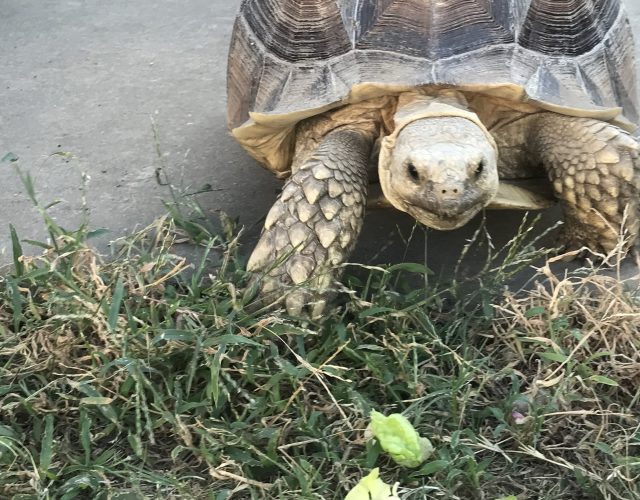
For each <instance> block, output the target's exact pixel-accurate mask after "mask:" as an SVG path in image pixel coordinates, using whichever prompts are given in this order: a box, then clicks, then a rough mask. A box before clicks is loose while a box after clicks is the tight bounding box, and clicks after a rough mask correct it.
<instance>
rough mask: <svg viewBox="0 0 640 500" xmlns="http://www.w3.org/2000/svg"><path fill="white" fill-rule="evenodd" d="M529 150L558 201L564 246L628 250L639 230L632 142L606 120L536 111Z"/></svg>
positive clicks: (638, 171) (639, 175) (639, 176)
mask: <svg viewBox="0 0 640 500" xmlns="http://www.w3.org/2000/svg"><path fill="white" fill-rule="evenodd" d="M532 132H533V137H532V144H531V146H530V147H531V148H532V149H531V150H532V152H533V153H535V154H536V155H537V156H538V158H539V159H540V160H541V161H542V164H543V165H544V167H545V169H546V171H547V173H548V175H549V179H550V180H551V182H552V183H553V189H554V192H555V194H556V196H557V197H558V198H559V199H560V200H561V202H562V205H563V208H564V214H565V227H564V230H563V240H564V241H563V243H564V244H565V245H566V248H567V250H574V249H579V248H581V247H583V246H586V247H588V248H589V249H591V250H593V251H595V252H605V253H608V252H610V251H612V250H614V249H615V248H616V246H617V244H618V242H619V240H620V236H621V235H622V236H624V237H625V238H626V248H625V250H628V248H629V247H630V246H631V245H633V243H634V242H635V241H636V239H637V237H638V232H639V229H640V220H639V217H640V211H639V208H640V198H639V196H640V161H639V160H638V157H639V154H638V151H639V147H638V143H637V142H636V140H635V139H634V138H633V137H631V135H629V134H628V133H627V132H625V131H623V130H621V129H620V128H618V127H616V126H614V125H611V124H610V123H607V122H603V121H599V120H593V119H589V118H575V117H569V116H563V115H558V114H555V113H541V114H539V115H537V117H536V118H535V120H534V124H533V129H532Z"/></svg>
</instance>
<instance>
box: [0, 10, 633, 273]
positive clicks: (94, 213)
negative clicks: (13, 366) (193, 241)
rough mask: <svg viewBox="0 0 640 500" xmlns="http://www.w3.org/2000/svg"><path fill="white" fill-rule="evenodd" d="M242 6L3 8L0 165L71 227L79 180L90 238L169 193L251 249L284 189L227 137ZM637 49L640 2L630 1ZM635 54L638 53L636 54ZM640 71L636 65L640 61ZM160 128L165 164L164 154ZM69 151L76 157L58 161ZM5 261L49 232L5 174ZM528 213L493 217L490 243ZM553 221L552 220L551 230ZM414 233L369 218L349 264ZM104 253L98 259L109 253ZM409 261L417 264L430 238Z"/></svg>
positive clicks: (459, 238) (372, 258) (139, 215)
mask: <svg viewBox="0 0 640 500" xmlns="http://www.w3.org/2000/svg"><path fill="white" fill-rule="evenodd" d="M239 3H240V1H239V0H226V1H222V0H136V1H135V2H130V1H125V0H111V1H109V2H103V1H99V0H76V1H70V0H40V1H34V0H0V157H2V156H4V154H5V153H7V152H13V153H14V154H16V155H17V156H18V157H19V158H20V165H21V167H22V168H23V169H24V170H25V171H29V172H30V173H31V175H32V177H33V178H34V180H35V184H36V189H37V192H38V196H39V198H40V200H41V202H42V203H43V204H46V203H50V202H52V201H54V200H61V203H60V204H58V205H56V206H55V207H54V208H53V209H52V214H53V215H54V216H55V218H56V219H57V220H58V221H59V222H60V223H62V224H63V225H65V226H68V227H73V226H74V225H75V224H77V223H79V222H80V221H81V219H82V213H83V211H82V199H83V197H82V195H83V182H82V178H81V172H86V173H87V174H88V175H89V176H90V181H89V182H88V184H87V185H86V195H87V196H86V201H87V206H88V209H89V211H90V220H91V225H92V227H105V228H108V229H109V230H110V234H109V239H115V238H116V237H119V236H121V235H123V234H125V233H127V232H129V231H131V230H133V229H134V228H136V227H142V226H144V225H145V224H147V223H149V222H150V221H152V220H153V219H154V218H155V217H157V216H159V215H161V214H163V213H164V212H165V209H164V207H163V205H162V200H168V199H170V194H169V192H168V190H167V188H166V187H163V186H161V185H159V184H158V182H157V180H156V175H155V172H156V169H157V168H158V167H160V166H163V165H164V167H165V171H166V173H167V174H168V175H169V177H170V179H171V180H172V182H173V183H174V184H176V185H181V186H183V187H184V188H185V189H188V190H192V191H195V190H198V189H199V188H200V187H201V186H203V185H205V184H211V186H212V187H213V191H211V192H209V193H205V194H201V195H199V200H200V202H201V204H202V205H203V206H204V207H205V208H206V209H207V210H208V211H209V213H210V214H211V217H212V218H214V217H215V211H216V210H224V211H226V212H227V213H229V214H230V215H232V216H237V217H238V218H239V221H240V223H241V224H243V225H244V226H246V227H247V228H248V232H247V234H248V236H247V239H246V245H247V250H248V249H250V247H251V245H252V241H253V240H254V239H255V237H256V235H257V234H258V232H259V228H260V224H261V219H262V217H264V215H265V214H266V212H267V210H268V209H269V207H270V206H271V204H272V203H273V201H274V200H275V196H276V191H277V189H278V187H279V186H280V182H279V181H276V180H275V179H274V178H273V177H272V176H271V174H269V173H268V172H266V171H264V170H263V169H262V168H260V167H259V166H258V165H257V164H256V163H255V162H254V161H253V160H252V159H251V158H249V156H248V155H246V154H245V153H244V152H243V150H242V149H241V148H240V147H239V146H238V145H237V144H236V143H235V142H234V141H233V140H232V138H231V137H230V136H229V134H228V132H227V128H226V123H225V113H226V111H225V86H226V84H225V76H226V75H225V73H226V69H225V68H226V53H227V47H228V44H229V38H230V34H231V28H232V24H233V19H234V15H235V12H236V10H237V8H238V6H239ZM627 4H628V9H629V11H630V12H631V16H632V23H633V24H634V26H636V27H637V32H638V38H639V39H640V1H638V0H628V1H627ZM638 54H639V55H640V51H638ZM639 60H640V57H639ZM152 121H153V122H154V123H155V124H156V127H157V130H158V144H159V146H160V149H161V151H162V152H163V157H162V158H159V157H158V155H157V154H156V142H155V141H154V134H153V130H152V124H151V123H152ZM56 152H66V153H70V154H71V155H72V157H71V158H69V157H68V156H64V157H63V156H59V155H54V156H52V154H53V153H56ZM0 185H1V186H2V195H1V196H0V263H6V262H8V261H9V260H10V243H9V237H8V234H9V231H8V225H9V223H13V224H14V225H15V226H16V229H17V231H18V233H19V235H20V236H21V237H22V238H25V239H35V240H38V239H39V240H42V239H44V238H45V237H46V236H45V235H46V232H45V229H44V226H43V224H42V222H41V220H40V218H39V216H38V214H37V212H36V211H35V210H34V209H32V207H31V204H30V202H29V200H28V198H27V196H26V193H25V190H24V188H23V186H22V185H21V183H20V182H19V179H18V176H17V175H16V173H15V172H14V171H13V170H12V168H11V167H10V166H8V165H7V164H2V165H0ZM521 217H522V214H521V213H517V212H516V213H508V214H507V213H504V212H499V213H496V212H494V213H490V214H489V215H488V227H489V229H490V231H491V233H492V235H494V237H495V239H496V244H498V245H500V244H501V242H503V241H506V239H508V238H509V237H510V236H511V235H512V234H513V232H514V230H515V228H516V227H517V225H518V223H519V221H520V220H521ZM554 217H555V215H554V214H553V213H550V214H547V215H546V220H547V221H552V220H553V218H554ZM477 224H478V220H476V221H475V222H473V223H471V224H470V225H468V226H467V227H465V228H463V229H461V230H458V231H454V232H450V233H434V232H430V233H429V264H430V265H432V266H434V267H436V268H437V267H442V266H444V267H447V266H448V265H449V264H450V263H451V262H453V261H454V260H455V258H456V256H457V255H458V254H459V251H460V249H461V248H462V246H463V245H464V242H465V239H467V238H468V237H469V236H470V235H471V234H472V233H473V231H474V230H475V228H476V227H477ZM412 226H413V221H412V220H411V219H410V218H409V217H407V216H404V215H402V214H400V213H398V212H394V211H393V212H392V211H376V212H372V213H371V214H369V216H368V218H367V221H366V224H365V229H364V235H363V238H362V242H361V244H360V246H359V248H358V250H357V251H356V255H355V256H354V260H358V261H360V262H366V263H375V262H383V261H392V260H396V261H397V260H401V259H402V258H403V256H404V254H405V246H406V245H405V243H404V242H403V239H404V238H406V236H407V235H408V234H410V232H411V228H412ZM106 242H107V240H104V241H102V242H99V243H100V248H101V249H102V250H103V251H106ZM408 252H409V258H411V259H417V260H422V258H423V255H424V236H423V235H422V233H420V235H419V236H418V237H417V238H415V239H414V241H413V242H412V243H411V244H410V245H409V248H408Z"/></svg>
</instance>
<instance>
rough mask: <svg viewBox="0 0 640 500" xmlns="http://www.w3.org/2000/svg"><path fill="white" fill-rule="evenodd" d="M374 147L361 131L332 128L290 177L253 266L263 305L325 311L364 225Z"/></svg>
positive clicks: (295, 312)
mask: <svg viewBox="0 0 640 500" xmlns="http://www.w3.org/2000/svg"><path fill="white" fill-rule="evenodd" d="M371 147H372V138H371V137H370V136H369V135H367V134H364V133H362V132H359V131H357V130H348V129H339V130H337V131H334V132H331V133H330V134H328V135H327V136H326V137H325V138H324V139H323V141H322V142H321V143H320V144H319V146H318V148H317V149H316V151H315V152H314V154H313V155H311V157H310V158H309V159H308V160H307V161H306V162H305V163H304V164H303V165H302V166H301V167H300V169H299V170H298V171H296V172H294V173H293V175H292V176H291V177H290V178H289V179H288V180H287V182H286V184H285V186H284V189H283V191H282V194H281V195H280V197H279V198H278V200H277V201H276V203H275V204H274V205H273V207H272V208H271V210H270V211H269V214H268V215H267V219H266V222H265V227H264V230H263V232H262V235H261V237H260V241H259V242H258V245H257V246H256V248H255V250H254V251H253V254H252V255H251V258H250V259H249V263H248V266H247V269H248V270H249V271H250V272H251V273H254V275H255V276H254V283H255V281H256V280H258V281H259V295H260V296H259V299H260V302H261V303H262V304H265V305H268V304H271V303H275V302H279V299H284V303H285V305H286V308H287V311H288V312H289V313H290V314H292V315H300V314H301V313H307V314H310V315H311V316H312V317H317V316H319V315H320V314H321V313H322V310H323V309H324V307H325V305H326V302H327V300H328V299H329V297H330V296H331V287H332V285H333V283H334V281H335V280H336V279H337V278H338V277H339V274H340V270H339V268H338V267H337V266H339V265H340V264H341V263H343V262H344V261H345V260H346V259H347V258H348V257H349V254H350V253H351V251H352V250H353V248H354V246H355V243H356V240H357V238H358V235H359V233H360V229H361V228H362V221H363V218H364V209H365V204H366V201H367V166H368V161H369V156H370V153H371Z"/></svg>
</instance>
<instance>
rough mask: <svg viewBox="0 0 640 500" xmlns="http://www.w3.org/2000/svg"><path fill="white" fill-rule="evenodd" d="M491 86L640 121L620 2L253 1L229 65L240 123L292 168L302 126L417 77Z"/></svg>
mask: <svg viewBox="0 0 640 500" xmlns="http://www.w3.org/2000/svg"><path fill="white" fill-rule="evenodd" d="M426 85H430V86H443V87H454V88H458V89H460V90H463V91H465V90H466V91H474V92H480V93H487V94H490V95H493V96H498V97H502V98H506V99H509V100H513V101H520V102H528V103H534V104H536V105H537V106H539V107H540V108H543V109H548V110H551V111H555V112H559V113H564V114H568V115H574V116H587V117H593V118H598V119H603V120H608V121H612V122H614V123H616V124H618V125H621V126H623V127H625V128H626V129H628V130H634V129H635V128H636V127H635V125H634V124H636V123H638V100H637V88H636V76H635V61H634V47H633V39H632V32H631V27H630V24H629V20H628V18H627V15H626V13H625V11H624V8H623V7H622V5H621V1H620V0H244V1H243V2H242V5H241V7H240V12H239V14H238V17H237V19H236V23H235V27H234V31H233V36H232V42H231V49H230V54H229V66H228V122H229V126H230V128H231V129H232V132H233V134H234V136H235V137H236V138H237V139H238V140H239V141H240V143H241V144H242V145H243V146H244V147H245V148H247V150H248V151H249V152H250V153H251V154H252V155H253V156H254V157H255V158H257V159H258V160H259V161H261V162H262V163H263V164H265V165H266V166H267V167H268V168H270V169H271V170H273V171H275V172H276V173H282V174H283V175H286V172H287V170H288V168H289V162H290V159H291V158H290V157H291V149H292V147H293V146H292V145H293V142H294V136H295V125H296V124H297V123H298V122H299V121H300V120H302V119H305V118H308V117H310V116H313V115H315V114H317V113H321V112H324V111H326V110H329V109H332V108H335V107H338V106H341V105H344V104H348V103H353V102H358V101H362V100H365V99H370V98H373V97H379V96H382V95H390V94H394V93H399V92H402V91H405V90H408V89H411V88H414V87H416V86H426Z"/></svg>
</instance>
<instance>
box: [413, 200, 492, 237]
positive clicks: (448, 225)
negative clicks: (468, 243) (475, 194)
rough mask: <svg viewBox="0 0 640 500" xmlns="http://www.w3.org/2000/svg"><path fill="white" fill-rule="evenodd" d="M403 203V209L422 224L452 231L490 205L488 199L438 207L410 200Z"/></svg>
mask: <svg viewBox="0 0 640 500" xmlns="http://www.w3.org/2000/svg"><path fill="white" fill-rule="evenodd" d="M403 205H404V206H403V207H402V208H401V210H402V211H403V212H406V213H408V214H409V215H411V216H412V217H413V218H414V219H416V220H417V221H418V222H420V223H421V224H424V225H425V226H427V227H430V228H433V229H438V230H440V231H451V230H454V229H458V228H460V227H462V226H464V225H465V224H466V223H467V222H469V221H470V220H471V219H473V218H474V217H475V216H476V215H477V214H478V213H479V212H480V211H481V210H482V209H483V208H485V207H486V206H487V205H488V201H485V200H475V201H467V202H464V203H457V204H455V206H454V205H452V206H451V207H448V206H440V207H438V208H437V209H431V208H426V207H424V206H418V205H415V204H413V203H410V202H405V203H403Z"/></svg>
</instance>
